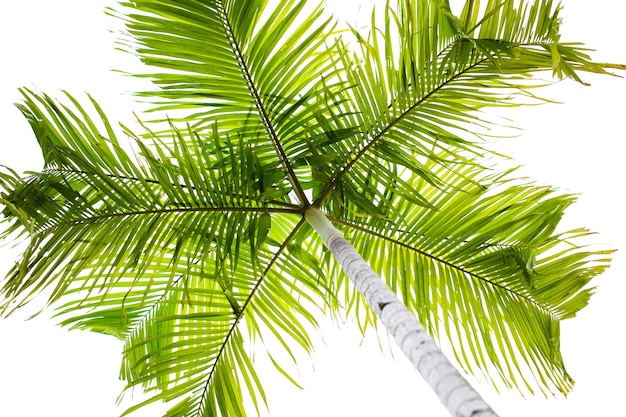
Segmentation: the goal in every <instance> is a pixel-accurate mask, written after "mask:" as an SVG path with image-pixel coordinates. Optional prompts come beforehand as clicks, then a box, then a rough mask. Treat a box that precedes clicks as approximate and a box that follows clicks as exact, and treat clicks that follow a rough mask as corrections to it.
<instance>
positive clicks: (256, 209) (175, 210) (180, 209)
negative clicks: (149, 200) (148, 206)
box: [38, 207, 299, 234]
mask: <svg viewBox="0 0 626 417" xmlns="http://www.w3.org/2000/svg"><path fill="white" fill-rule="evenodd" d="M188 212H225V213H229V212H239V213H241V212H249V213H298V212H299V211H298V210H295V209H290V208H282V207H177V208H162V209H153V210H137V211H129V212H124V213H110V214H102V215H99V216H94V217H89V218H81V219H74V220H69V221H65V222H61V223H56V224H52V225H49V226H44V227H42V229H41V230H39V232H38V234H45V233H47V232H49V231H50V230H53V229H56V228H58V227H62V226H69V225H75V224H83V223H86V222H96V221H99V220H103V219H111V218H115V217H129V216H140V215H144V214H170V213H188Z"/></svg>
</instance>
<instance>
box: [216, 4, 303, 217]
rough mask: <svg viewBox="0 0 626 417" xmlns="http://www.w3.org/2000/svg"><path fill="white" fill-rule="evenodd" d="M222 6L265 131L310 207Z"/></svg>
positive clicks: (233, 45) (228, 30)
mask: <svg viewBox="0 0 626 417" xmlns="http://www.w3.org/2000/svg"><path fill="white" fill-rule="evenodd" d="M220 6H221V9H222V14H223V16H224V20H223V22H224V30H225V32H226V37H227V38H228V40H229V41H230V43H231V46H232V47H233V49H234V52H235V54H236V55H237V61H238V62H239V66H240V67H241V71H242V74H243V77H244V78H245V81H246V84H247V85H248V88H249V89H250V94H252V98H253V99H254V103H255V104H256V107H257V110H258V111H259V114H260V116H261V119H262V121H263V124H264V125H265V129H266V130H267V133H268V134H269V135H270V137H271V138H272V141H273V142H274V148H275V149H276V153H278V156H279V158H280V162H281V163H282V164H283V166H284V167H285V170H286V171H287V177H288V179H289V182H290V183H291V185H292V186H293V188H294V190H295V192H296V195H297V196H298V199H299V200H300V203H301V204H302V205H303V206H308V205H309V200H308V198H307V196H306V194H305V192H304V189H303V188H302V186H301V185H300V182H299V181H298V177H297V176H296V173H295V171H294V170H293V167H292V166H291V163H290V162H289V160H288V159H287V154H286V153H285V150H284V149H283V146H282V144H281V143H280V139H279V138H278V134H277V133H276V130H275V129H274V126H273V124H272V120H271V119H270V117H269V115H268V114H267V110H266V109H265V106H264V105H263V100H262V99H261V95H260V94H259V91H258V89H257V87H256V85H255V83H254V80H253V79H252V74H251V73H250V69H249V68H248V65H247V63H246V60H245V58H244V56H243V52H242V50H241V47H240V45H239V42H237V39H236V38H235V33H234V30H233V28H232V25H231V23H230V19H229V18H228V14H227V12H226V7H225V6H224V2H223V1H220Z"/></svg>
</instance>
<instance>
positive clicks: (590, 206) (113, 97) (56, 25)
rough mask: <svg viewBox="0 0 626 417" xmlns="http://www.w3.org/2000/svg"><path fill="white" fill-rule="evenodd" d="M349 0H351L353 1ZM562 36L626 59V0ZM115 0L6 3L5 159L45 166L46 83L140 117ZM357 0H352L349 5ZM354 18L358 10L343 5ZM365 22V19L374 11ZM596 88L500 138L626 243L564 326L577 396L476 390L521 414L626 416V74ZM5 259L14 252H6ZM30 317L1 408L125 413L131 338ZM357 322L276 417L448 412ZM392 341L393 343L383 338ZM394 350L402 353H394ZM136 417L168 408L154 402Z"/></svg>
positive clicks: (339, 329) (600, 56)
mask: <svg viewBox="0 0 626 417" xmlns="http://www.w3.org/2000/svg"><path fill="white" fill-rule="evenodd" d="M344 3H348V2H344ZM563 3H564V6H565V10H564V11H563V13H562V16H563V17H564V24H563V32H564V40H568V41H584V42H585V43H586V44H587V45H588V46H590V47H592V48H595V49H597V50H598V51H597V52H595V53H594V54H593V56H594V57H595V58H596V59H597V60H599V61H611V62H621V63H626V51H625V47H624V32H623V30H622V29H621V28H622V27H623V18H624V16H625V12H626V6H625V5H624V4H625V3H622V2H621V1H620V0H596V1H594V2H587V1H574V0H565V1H564V2H563ZM111 4H112V3H111V2H110V1H104V0H89V1H85V0H56V1H46V0H20V1H18V2H3V4H2V5H1V6H0V36H1V37H0V39H1V42H2V43H1V50H0V75H1V76H0V126H1V130H0V164H6V165H9V166H11V167H13V168H15V169H17V171H18V172H21V171H24V170H38V169H39V168H40V164H41V156H40V153H39V150H38V148H37V145H36V143H35V140H34V137H33V135H32V133H31V131H30V128H29V126H28V124H27V123H26V121H25V120H23V118H22V117H21V115H20V113H19V112H18V111H17V110H16V109H15V108H14V106H13V104H12V103H14V102H15V101H18V100H19V96H18V94H17V91H16V89H17V87H19V86H31V87H33V86H35V87H36V88H39V89H41V90H43V91H45V92H47V93H49V94H51V95H53V96H57V97H60V96H61V93H60V92H59V90H60V89H67V90H69V91H70V92H72V93H73V94H75V95H76V96H79V97H80V94H81V93H82V92H83V91H87V92H89V93H91V94H93V95H94V96H95V97H96V98H97V99H98V100H99V101H100V102H101V103H103V105H104V107H105V110H106V111H107V112H108V114H109V115H110V117H111V119H113V120H121V121H129V120H131V119H132V114H131V112H132V109H133V104H132V100H131V98H130V97H129V96H128V95H123V94H122V93H123V92H125V91H132V90H137V89H139V88H140V87H136V81H134V80H131V79H128V78H123V77H122V76H120V75H118V74H114V73H112V72H110V71H109V70H110V69H112V68H128V67H129V65H132V64H133V61H132V59H131V58H130V57H128V56H125V55H123V54H121V53H119V52H114V51H113V39H114V36H113V35H111V33H109V30H110V29H112V28H113V29H115V28H117V29H119V27H120V26H119V22H116V21H115V20H114V19H112V18H110V17H106V16H105V15H104V13H103V12H102V10H103V7H104V6H106V5H111ZM344 7H345V6H344ZM343 13H345V14H344V16H347V18H348V19H349V20H350V21H351V22H354V16H355V15H356V14H355V13H354V11H350V12H343ZM364 21H365V22H367V19H364ZM585 79H586V80H587V81H589V82H591V83H592V84H593V85H592V87H586V88H583V87H581V86H579V85H576V84H575V83H573V82H565V83H560V84H559V85H558V86H557V87H555V88H552V89H550V90H547V91H546V92H545V93H544V96H547V97H549V98H552V99H555V100H557V101H562V102H564V103H565V104H559V105H557V104H551V105H545V106H540V107H535V108H528V109H522V110H519V109H518V110H517V111H515V112H513V113H510V114H509V115H510V116H514V121H515V124H516V125H517V126H520V127H522V128H524V131H523V132H522V135H521V137H519V138H516V139H506V140H504V141H503V142H500V143H498V145H497V146H498V148H499V149H503V150H504V152H505V153H507V154H509V155H512V156H514V157H515V158H516V159H517V160H518V161H519V162H520V163H522V164H525V165H526V168H525V169H524V173H526V174H527V175H530V176H531V177H533V178H535V179H537V180H539V181H540V182H542V183H548V184H552V185H557V186H559V187H561V188H563V189H565V190H568V191H573V192H577V193H581V196H580V199H579V202H578V203H577V204H575V206H574V207H572V209H570V211H569V212H568V215H567V217H566V218H565V225H564V227H565V228H567V227H578V226H585V227H588V228H590V229H592V230H594V231H597V232H599V235H598V236H597V237H596V238H595V240H594V241H595V242H596V243H598V244H600V245H604V246H602V247H605V246H609V247H613V248H618V249H622V251H621V252H617V253H616V255H615V258H614V262H613V266H612V268H611V269H610V270H609V271H608V272H607V273H606V274H604V275H603V276H602V277H600V278H599V279H597V280H596V281H595V284H596V285H597V286H598V289H597V291H596V295H595V296H594V297H593V298H592V300H591V303H590V305H589V306H588V307H587V308H586V309H585V310H583V311H582V312H581V313H580V314H579V316H578V317H577V318H575V319H573V320H569V321H566V322H564V323H563V325H562V328H563V329H562V333H563V340H562V343H561V344H562V348H563V354H564V357H565V360H566V364H567V366H568V370H569V372H570V373H571V374H572V376H573V377H574V378H575V379H576V381H577V385H576V387H575V388H574V391H573V392H572V393H571V395H570V396H569V397H568V399H562V398H557V399H549V400H546V399H543V398H527V399H522V398H520V397H519V395H517V394H516V393H512V392H501V393H500V394H497V393H496V392H495V391H494V390H493V389H492V388H491V387H490V386H489V385H488V384H484V383H482V384H479V385H478V388H479V390H480V391H481V393H483V395H484V396H485V398H486V399H487V400H488V401H489V402H490V403H491V404H492V405H493V407H494V408H495V409H496V410H497V411H499V412H500V414H501V415H502V416H503V417H504V416H509V417H515V416H528V415H532V416H536V417H539V416H570V417H578V416H590V415H593V416H605V415H607V416H608V415H626V411H624V409H623V408H622V399H623V395H624V388H626V384H625V383H624V375H626V365H625V361H624V354H623V337H622V332H623V329H624V322H623V319H624V317H625V314H624V313H625V307H624V305H625V302H624V294H626V285H625V284H624V279H623V276H624V272H625V271H626V262H625V261H626V256H625V254H624V251H623V249H626V237H625V236H626V221H625V220H624V217H623V216H624V208H623V207H624V205H623V198H622V195H623V193H624V188H625V187H624V181H625V180H626V168H625V165H626V163H625V161H624V154H625V153H624V150H625V146H624V141H625V140H626V133H624V118H625V115H624V105H623V100H624V97H626V80H624V79H619V78H615V77H595V76H585ZM0 251H1V252H0V262H1V264H0V266H1V267H2V270H7V269H8V267H9V266H10V264H11V263H12V262H13V259H14V257H15V254H14V253H9V250H8V248H7V247H3V248H0ZM23 319H24V315H22V316H20V315H17V316H12V317H10V318H8V319H5V320H0V372H1V373H0V375H1V376H0V415H1V416H27V417H28V416H37V415H49V416H65V417H78V416H86V415H89V416H93V417H105V416H107V417H108V416H115V415H119V414H120V413H121V411H122V409H121V408H116V406H115V398H116V396H117V395H118V394H119V392H120V391H121V389H122V388H123V383H122V382H120V381H118V380H117V375H118V369H119V362H120V350H121V343H120V342H118V341H117V340H115V339H113V338H110V337H106V336H101V335H97V334H91V333H87V332H67V331H66V330H65V329H61V328H58V327H55V326H54V325H53V322H52V321H50V320H48V319H47V318H45V317H38V318H36V319H33V320H30V321H24V320H23ZM350 324H351V323H347V325H345V326H343V325H336V324H333V323H331V322H325V323H322V328H321V330H320V332H321V337H322V338H323V339H324V343H322V344H318V348H317V351H316V353H315V355H314V358H313V360H312V361H309V360H308V359H307V360H303V361H302V362H301V363H300V364H299V376H300V379H299V380H300V382H301V384H302V385H303V386H304V387H305V390H302V391H301V390H298V389H296V388H294V387H293V386H291V385H290V384H289V383H288V382H286V381H284V380H282V379H280V378H277V379H273V378H270V380H269V383H268V384H267V385H266V390H267V393H268V397H269V403H270V407H271V413H266V415H270V414H271V416H273V417H287V416H318V415H324V416H329V417H333V416H353V415H354V416H362V417H374V416H377V417H378V416H381V415H389V416H396V417H401V416H407V417H408V416H445V415H447V414H446V412H445V410H443V408H442V407H441V406H440V405H439V404H438V402H437V400H436V399H434V398H433V394H431V393H430V391H429V390H428V389H427V388H426V387H425V386H424V384H423V383H422V382H421V380H420V378H419V377H418V376H417V375H416V374H415V373H414V371H413V370H412V368H411V367H410V365H409V364H408V362H407V361H406V360H405V359H404V358H403V357H402V356H401V354H395V355H394V356H393V357H392V355H391V354H390V353H389V350H390V349H389V348H385V352H386V353H381V352H380V348H379V346H378V343H377V341H376V339H375V338H374V337H372V336H373V335H369V336H370V337H367V338H366V339H365V340H362V339H361V337H360V336H359V334H358V332H357V331H356V330H355V329H354V327H353V326H350ZM383 344H384V345H385V346H387V345H386V344H385V343H383ZM394 350H395V349H394ZM135 415H137V416H141V415H144V416H153V415H158V413H157V412H156V410H152V411H149V410H146V411H145V412H143V413H142V412H139V413H136V414H135Z"/></svg>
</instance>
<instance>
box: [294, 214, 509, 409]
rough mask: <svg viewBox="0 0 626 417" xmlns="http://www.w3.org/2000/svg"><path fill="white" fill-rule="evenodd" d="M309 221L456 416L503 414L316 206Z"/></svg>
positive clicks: (405, 352)
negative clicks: (472, 383) (469, 380)
mask: <svg viewBox="0 0 626 417" xmlns="http://www.w3.org/2000/svg"><path fill="white" fill-rule="evenodd" d="M305 217H306V219H307V221H308V222H309V223H310V224H311V225H312V226H313V228H314V229H315V230H316V231H317V232H318V233H319V234H320V236H321V237H322V239H323V240H324V244H325V245H326V246H327V247H328V249H330V251H331V252H332V254H333V255H334V257H335V259H336V260H337V261H338V262H339V263H340V264H341V266H342V268H343V270H344V271H345V273H346V274H347V275H348V277H349V278H350V280H351V281H352V283H353V284H354V285H355V286H356V288H357V289H358V290H359V292H361V294H363V296H364V297H365V300H366V301H367V304H368V305H369V306H370V308H371V309H372V310H374V312H375V313H376V315H377V316H378V318H379V319H380V321H381V322H382V323H383V324H384V325H385V328H386V329H387V331H389V333H391V335H392V336H393V337H394V339H395V340H396V343H397V344H398V346H399V347H400V349H402V351H403V352H404V354H405V355H406V356H407V357H408V358H409V360H410V361H411V363H413V366H415V369H417V371H418V372H419V373H420V374H421V375H422V377H423V378H424V379H425V380H426V382H427V383H428V384H429V385H430V386H431V388H432V389H433V390H434V391H435V393H436V394H437V396H438V397H439V399H440V400H441V402H442V403H443V405H444V406H445V407H446V408H447V409H448V410H449V411H450V414H451V415H452V416H454V417H494V416H497V414H496V413H495V412H494V411H493V410H492V409H491V407H490V406H489V405H488V404H487V403H486V402H485V401H484V400H483V399H482V398H481V397H480V395H479V394H478V393H477V392H476V390H474V388H472V386H471V385H470V384H469V383H468V382H467V381H466V379H465V378H464V377H463V375H461V373H460V372H459V371H458V370H457V369H456V368H455V367H454V366H453V365H452V364H451V363H450V361H449V360H448V358H446V357H445V355H444V354H443V352H441V350H440V349H439V347H438V346H437V344H436V343H435V341H434V340H433V339H432V338H431V337H430V335H429V334H428V332H426V330H425V329H424V326H422V325H421V323H420V322H419V321H417V319H416V318H415V316H413V314H411V312H410V311H409V310H408V309H407V308H406V306H405V305H404V304H403V303H402V302H401V301H400V300H399V299H398V297H396V295H395V294H394V293H393V292H392V291H391V290H390V289H389V287H387V285H386V284H385V283H384V282H383V281H382V280H381V279H380V277H379V276H378V275H377V274H376V272H374V271H373V270H372V268H370V266H369V265H368V264H367V262H365V260H363V258H362V257H361V256H360V255H359V254H358V252H357V251H356V249H354V246H352V244H350V242H348V241H347V240H346V239H345V238H344V237H343V235H342V234H341V232H339V231H338V230H337V229H336V228H335V227H333V225H332V224H331V223H330V221H328V219H327V218H326V216H325V215H324V213H322V212H321V211H319V210H318V209H316V208H310V209H308V210H307V211H306V212H305Z"/></svg>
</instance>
